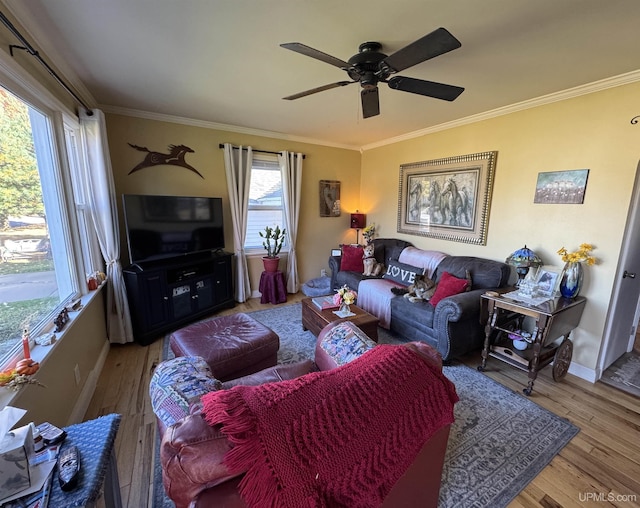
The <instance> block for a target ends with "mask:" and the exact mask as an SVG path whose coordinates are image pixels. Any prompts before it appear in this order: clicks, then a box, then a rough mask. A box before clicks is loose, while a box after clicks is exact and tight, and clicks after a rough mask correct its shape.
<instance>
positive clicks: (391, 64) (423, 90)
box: [280, 28, 464, 118]
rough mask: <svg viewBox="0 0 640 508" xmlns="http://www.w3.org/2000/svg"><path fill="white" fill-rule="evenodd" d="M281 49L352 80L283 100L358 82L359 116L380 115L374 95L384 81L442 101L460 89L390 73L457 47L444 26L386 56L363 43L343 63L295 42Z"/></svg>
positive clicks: (374, 44)
mask: <svg viewBox="0 0 640 508" xmlns="http://www.w3.org/2000/svg"><path fill="white" fill-rule="evenodd" d="M280 46H282V47H283V48H285V49H290V50H291V51H295V52H296V53H300V54H302V55H306V56H310V57H311V58H315V59H317V60H320V61H322V62H325V63H328V64H330V65H335V66H336V67H339V68H340V69H342V70H344V71H346V72H347V74H348V75H349V77H350V78H351V79H352V81H338V82H337V83H331V84H329V85H324V86H319V87H317V88H312V89H311V90H307V91H305V92H300V93H297V94H294V95H289V96H288V97H284V99H286V100H290V101H291V100H295V99H299V98H300V97H306V96H307V95H312V94H314V93H318V92H323V91H325V90H330V89H332V88H337V87H340V86H345V85H350V84H351V83H360V86H361V87H362V91H361V92H360V96H361V98H362V116H363V117H364V118H369V117H372V116H376V115H379V114H380V101H379V98H378V83H387V84H388V85H389V88H392V89H393V90H400V91H403V92H411V93H415V94H419V95H426V96H427V97H435V98H436V99H442V100H445V101H453V100H455V99H456V98H457V97H458V96H459V95H460V94H461V93H462V92H464V88H461V87H459V86H453V85H446V84H443V83H436V82H434V81H425V80H423V79H416V78H408V77H405V76H393V77H390V76H391V75H392V74H395V73H396V72H400V71H403V70H404V69H407V68H409V67H412V66H414V65H416V64H419V63H421V62H424V61H425V60H429V59H430V58H434V57H436V56H439V55H442V54H444V53H448V52H449V51H453V50H454V49H458V48H459V47H460V46H462V44H461V43H460V41H459V40H458V39H456V38H455V37H454V36H453V35H451V33H449V31H448V30H446V29H445V28H438V29H436V30H434V31H433V32H431V33H429V34H427V35H425V36H424V37H422V38H420V39H418V40H417V41H415V42H412V43H411V44H409V45H408V46H405V47H404V48H402V49H400V50H398V51H396V52H395V53H394V54H393V55H391V56H387V55H385V54H384V53H381V52H380V50H381V49H382V44H380V43H379V42H364V43H362V44H360V47H359V48H358V53H357V54H356V55H353V56H352V57H351V58H349V60H348V61H347V62H345V61H343V60H340V59H339V58H336V57H333V56H331V55H328V54H326V53H323V52H322V51H318V50H317V49H314V48H311V47H309V46H305V45H304V44H301V43H299V42H288V43H286V44H280Z"/></svg>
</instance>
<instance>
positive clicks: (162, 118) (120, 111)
mask: <svg viewBox="0 0 640 508" xmlns="http://www.w3.org/2000/svg"><path fill="white" fill-rule="evenodd" d="M99 107H100V109H102V110H103V111H104V112H105V113H111V114H114V115H123V116H132V117H136V118H144V119H146V120H157V121H159V122H171V123H178V124H182V125H189V126H191V127H202V128H205V129H215V130H220V131H227V132H236V133H238V134H247V135H250V136H261V137H265V138H274V139H284V140H287V141H295V142H297V143H308V144H310V145H321V146H328V147H332V148H342V149H345V150H356V151H360V147H358V146H351V145H342V144H339V143H331V142H328V141H322V140H318V139H312V138H304V137H300V136H292V135H290V134H285V133H282V132H273V131H265V130H261V129H252V128H250V127H239V126H237V125H228V124H224V123H217V122H209V121H206V120H195V119H193V118H185V117H182V116H174V115H165V114H163V113H152V112H150V111H143V110H139V109H130V108H122V107H119V106H110V105H107V104H101V105H100V106H99Z"/></svg>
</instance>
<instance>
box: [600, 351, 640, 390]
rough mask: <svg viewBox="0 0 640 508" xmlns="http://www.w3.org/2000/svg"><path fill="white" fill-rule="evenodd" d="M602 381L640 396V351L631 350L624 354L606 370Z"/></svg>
mask: <svg viewBox="0 0 640 508" xmlns="http://www.w3.org/2000/svg"><path fill="white" fill-rule="evenodd" d="M600 381H602V382H603V383H604V384H606V385H609V386H613V387H614V388H617V389H618V390H622V391H623V392H626V393H628V394H630V395H634V396H636V397H640V353H638V352H637V351H631V352H630V353H625V354H623V355H622V356H621V357H620V358H618V359H617V360H616V361H615V362H613V363H612V364H611V366H610V367H609V368H608V369H607V370H605V371H604V373H603V374H602V377H601V378H600Z"/></svg>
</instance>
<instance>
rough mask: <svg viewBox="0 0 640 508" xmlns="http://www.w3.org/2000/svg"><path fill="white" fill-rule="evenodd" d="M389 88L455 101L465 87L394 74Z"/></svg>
mask: <svg viewBox="0 0 640 508" xmlns="http://www.w3.org/2000/svg"><path fill="white" fill-rule="evenodd" d="M388 83H389V88H393V89H394V90H402V91H403V92H411V93H417V94H419V95H426V96H427V97H434V98H436V99H442V100H445V101H454V100H456V99H457V98H458V96H459V95H460V94H461V93H462V92H464V88H462V87H459V86H453V85H445V84H444V83H436V82H435V81H425V80H423V79H416V78H406V77H404V76H394V77H393V78H391V79H390V80H389V81H388Z"/></svg>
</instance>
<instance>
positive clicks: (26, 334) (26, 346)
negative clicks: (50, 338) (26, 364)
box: [22, 327, 31, 359]
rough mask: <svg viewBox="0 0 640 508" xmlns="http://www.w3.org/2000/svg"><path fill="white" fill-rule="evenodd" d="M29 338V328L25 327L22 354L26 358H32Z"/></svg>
mask: <svg viewBox="0 0 640 508" xmlns="http://www.w3.org/2000/svg"><path fill="white" fill-rule="evenodd" d="M29 340H30V336H29V328H27V327H25V328H23V330H22V354H23V355H24V358H26V359H29V358H31V351H29Z"/></svg>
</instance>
